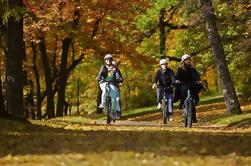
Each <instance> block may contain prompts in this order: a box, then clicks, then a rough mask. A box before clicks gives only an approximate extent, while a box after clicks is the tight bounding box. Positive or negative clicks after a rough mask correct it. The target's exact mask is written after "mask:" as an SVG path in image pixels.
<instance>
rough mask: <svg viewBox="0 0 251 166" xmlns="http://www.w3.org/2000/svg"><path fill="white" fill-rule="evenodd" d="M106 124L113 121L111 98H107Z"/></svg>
mask: <svg viewBox="0 0 251 166" xmlns="http://www.w3.org/2000/svg"><path fill="white" fill-rule="evenodd" d="M105 109H106V124H110V123H111V121H112V118H111V97H107V98H106V106H105Z"/></svg>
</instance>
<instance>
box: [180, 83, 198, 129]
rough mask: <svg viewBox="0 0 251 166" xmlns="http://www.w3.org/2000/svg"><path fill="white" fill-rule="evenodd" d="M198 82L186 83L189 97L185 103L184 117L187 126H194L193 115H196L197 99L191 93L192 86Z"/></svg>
mask: <svg viewBox="0 0 251 166" xmlns="http://www.w3.org/2000/svg"><path fill="white" fill-rule="evenodd" d="M195 84H198V83H197V82H195V83H192V84H190V85H185V86H186V89H187V97H186V99H185V101H184V104H183V117H184V125H185V127H192V123H193V116H195V111H196V110H195V109H196V108H195V99H194V98H193V95H192V94H191V90H190V88H191V87H192V86H193V85H195Z"/></svg>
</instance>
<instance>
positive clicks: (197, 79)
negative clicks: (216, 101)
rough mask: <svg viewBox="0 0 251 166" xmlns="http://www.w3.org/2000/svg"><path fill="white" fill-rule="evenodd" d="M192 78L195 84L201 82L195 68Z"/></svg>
mask: <svg viewBox="0 0 251 166" xmlns="http://www.w3.org/2000/svg"><path fill="white" fill-rule="evenodd" d="M193 77H194V80H195V81H196V82H200V81H201V79H200V74H199V72H198V71H197V70H196V69H195V68H194V71H193Z"/></svg>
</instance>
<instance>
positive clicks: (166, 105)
mask: <svg viewBox="0 0 251 166" xmlns="http://www.w3.org/2000/svg"><path fill="white" fill-rule="evenodd" d="M166 90H167V88H166V87H165V88H164V90H163V91H164V93H163V98H162V102H161V109H162V119H163V123H164V124H166V122H167V118H168V117H169V116H170V112H168V108H169V103H168V99H167V98H166Z"/></svg>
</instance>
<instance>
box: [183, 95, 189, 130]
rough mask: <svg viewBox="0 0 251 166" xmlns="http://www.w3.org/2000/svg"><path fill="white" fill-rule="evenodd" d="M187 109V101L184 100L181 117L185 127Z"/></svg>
mask: <svg viewBox="0 0 251 166" xmlns="http://www.w3.org/2000/svg"><path fill="white" fill-rule="evenodd" d="M187 110H188V102H187V100H185V101H184V107H183V117H184V125H185V127H187V115H188V114H187V112H188V111H187Z"/></svg>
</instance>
